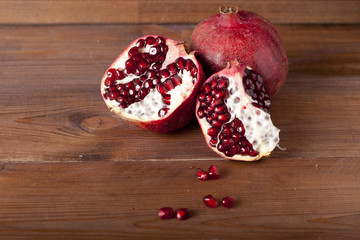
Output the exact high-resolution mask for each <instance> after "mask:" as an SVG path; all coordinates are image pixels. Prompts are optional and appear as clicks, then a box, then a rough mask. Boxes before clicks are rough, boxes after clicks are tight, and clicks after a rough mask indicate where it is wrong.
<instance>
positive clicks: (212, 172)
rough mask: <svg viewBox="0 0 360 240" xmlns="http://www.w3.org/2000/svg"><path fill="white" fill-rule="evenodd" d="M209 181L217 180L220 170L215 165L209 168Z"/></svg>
mask: <svg viewBox="0 0 360 240" xmlns="http://www.w3.org/2000/svg"><path fill="white" fill-rule="evenodd" d="M208 174H209V179H218V178H219V176H220V168H219V167H218V166H216V165H211V166H210V167H209V173H208Z"/></svg>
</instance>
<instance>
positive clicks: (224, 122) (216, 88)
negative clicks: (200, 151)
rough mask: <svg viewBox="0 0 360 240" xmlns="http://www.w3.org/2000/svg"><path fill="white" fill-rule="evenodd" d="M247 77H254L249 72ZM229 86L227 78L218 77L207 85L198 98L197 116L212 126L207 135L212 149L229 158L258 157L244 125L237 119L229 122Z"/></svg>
mask: <svg viewBox="0 0 360 240" xmlns="http://www.w3.org/2000/svg"><path fill="white" fill-rule="evenodd" d="M246 76H248V78H246V79H249V77H251V76H252V75H251V74H250V72H249V74H247V75H246ZM254 85H255V84H254ZM228 86H229V80H228V79H227V78H226V77H218V76H214V77H213V79H212V80H211V81H210V82H209V83H207V84H205V85H204V86H203V87H202V89H201V91H200V94H199V96H198V100H199V101H200V107H199V109H198V111H197V115H198V116H199V117H200V118H206V121H207V122H208V123H209V124H210V125H211V127H210V128H209V129H208V131H207V134H208V135H209V136H210V137H211V139H210V140H209V143H210V145H211V146H212V147H216V148H217V149H218V150H219V151H220V152H223V153H224V154H225V155H226V156H228V157H231V156H234V155H235V154H241V155H250V156H256V155H258V152H256V151H255V150H254V149H253V147H252V144H251V143H250V142H249V141H248V140H247V139H246V137H245V136H244V135H245V128H244V125H243V123H242V122H241V121H240V120H239V119H238V118H236V117H235V118H234V119H233V120H232V121H231V122H229V121H230V120H231V114H230V113H229V111H228V108H227V106H226V104H225V101H226V99H227V98H228V96H229V94H230V93H229V91H228ZM251 86H252V85H251ZM251 86H250V87H251ZM253 94H254V95H255V94H258V92H257V91H255V92H253ZM238 101H240V99H238ZM258 104H260V102H258Z"/></svg>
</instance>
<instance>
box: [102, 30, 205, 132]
mask: <svg viewBox="0 0 360 240" xmlns="http://www.w3.org/2000/svg"><path fill="white" fill-rule="evenodd" d="M204 79H205V77H204V73H203V70H202V67H201V65H200V64H199V63H198V61H197V60H196V58H195V52H191V53H189V54H188V53H187V52H186V51H185V48H184V44H183V42H178V41H174V40H171V39H168V38H165V37H161V36H154V35H149V36H144V37H141V38H138V39H136V40H135V41H133V42H132V43H131V44H130V45H129V46H128V47H127V48H126V49H125V50H124V51H123V52H122V53H121V54H120V55H119V56H118V58H117V59H116V60H115V61H114V62H113V63H112V64H111V66H110V67H109V68H108V69H107V70H106V72H105V74H104V76H103V78H102V80H101V88H100V89H101V95H102V97H103V99H104V101H105V103H106V105H107V106H108V108H109V109H110V110H111V111H112V112H114V113H115V114H116V115H118V116H119V117H121V118H122V119H124V120H125V121H127V122H129V123H132V124H134V125H136V126H139V127H141V128H144V129H147V130H150V131H154V132H159V133H164V132H169V131H173V130H176V129H178V128H181V127H183V126H185V125H187V124H188V123H189V122H190V121H191V120H192V119H193V117H194V108H195V102H196V100H195V98H196V94H197V92H198V89H199V88H200V86H201V85H202V83H203V81H204Z"/></svg>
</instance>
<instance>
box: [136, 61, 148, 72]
mask: <svg viewBox="0 0 360 240" xmlns="http://www.w3.org/2000/svg"><path fill="white" fill-rule="evenodd" d="M148 68H149V63H148V61H147V60H146V59H141V60H140V61H139V63H138V69H139V70H140V72H145V71H146V70H148Z"/></svg>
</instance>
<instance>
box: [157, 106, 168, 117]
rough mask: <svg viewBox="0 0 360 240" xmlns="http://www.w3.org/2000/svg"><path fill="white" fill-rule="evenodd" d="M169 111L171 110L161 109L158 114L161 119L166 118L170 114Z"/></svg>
mask: <svg viewBox="0 0 360 240" xmlns="http://www.w3.org/2000/svg"><path fill="white" fill-rule="evenodd" d="M168 111H169V108H161V109H160V110H159V113H158V115H159V117H164V116H165V115H166V114H167V113H168Z"/></svg>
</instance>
